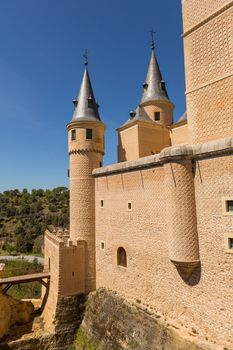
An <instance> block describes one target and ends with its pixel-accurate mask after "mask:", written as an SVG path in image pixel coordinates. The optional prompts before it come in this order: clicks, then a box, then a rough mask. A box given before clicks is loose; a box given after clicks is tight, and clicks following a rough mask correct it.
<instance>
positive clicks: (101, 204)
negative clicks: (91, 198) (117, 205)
mask: <svg viewBox="0 0 233 350" xmlns="http://www.w3.org/2000/svg"><path fill="white" fill-rule="evenodd" d="M103 207H104V200H103V199H101V200H100V208H103Z"/></svg>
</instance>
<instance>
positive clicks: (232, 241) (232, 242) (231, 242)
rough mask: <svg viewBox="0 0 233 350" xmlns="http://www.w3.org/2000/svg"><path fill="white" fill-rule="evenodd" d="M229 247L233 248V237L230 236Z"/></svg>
mask: <svg viewBox="0 0 233 350" xmlns="http://www.w3.org/2000/svg"><path fill="white" fill-rule="evenodd" d="M228 248H229V249H232V250H233V238H228Z"/></svg>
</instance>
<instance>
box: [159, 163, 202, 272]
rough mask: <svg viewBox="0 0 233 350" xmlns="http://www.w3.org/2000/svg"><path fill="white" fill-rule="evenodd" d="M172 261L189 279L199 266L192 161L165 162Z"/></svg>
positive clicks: (169, 243)
mask: <svg viewBox="0 0 233 350" xmlns="http://www.w3.org/2000/svg"><path fill="white" fill-rule="evenodd" d="M164 167H165V174H166V191H167V196H166V199H167V218H168V247H169V257H170V260H171V261H172V262H173V263H174V264H175V265H176V267H177V268H178V270H179V271H180V272H182V273H183V274H184V275H185V276H186V277H188V276H189V275H190V274H191V273H192V272H193V270H194V269H195V268H196V266H197V265H199V246H198V235H197V218H196V204H195V191H194V181H193V180H194V179H193V177H194V175H193V167H192V162H191V160H177V161H175V160H174V161H172V160H171V161H169V162H168V163H165V165H164Z"/></svg>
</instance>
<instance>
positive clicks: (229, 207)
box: [226, 200, 233, 214]
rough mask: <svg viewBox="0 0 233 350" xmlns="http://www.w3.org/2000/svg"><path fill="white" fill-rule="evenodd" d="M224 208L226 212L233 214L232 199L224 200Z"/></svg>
mask: <svg viewBox="0 0 233 350" xmlns="http://www.w3.org/2000/svg"><path fill="white" fill-rule="evenodd" d="M226 210H227V212H228V213H232V214H233V200H227V201H226Z"/></svg>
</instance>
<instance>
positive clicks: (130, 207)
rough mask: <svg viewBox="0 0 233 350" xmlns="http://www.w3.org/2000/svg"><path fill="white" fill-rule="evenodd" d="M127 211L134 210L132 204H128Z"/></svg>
mask: <svg viewBox="0 0 233 350" xmlns="http://www.w3.org/2000/svg"><path fill="white" fill-rule="evenodd" d="M127 209H128V210H132V202H128V203H127Z"/></svg>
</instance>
